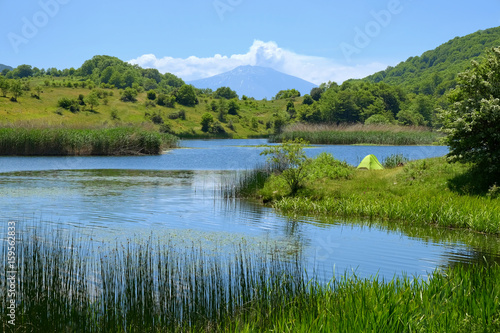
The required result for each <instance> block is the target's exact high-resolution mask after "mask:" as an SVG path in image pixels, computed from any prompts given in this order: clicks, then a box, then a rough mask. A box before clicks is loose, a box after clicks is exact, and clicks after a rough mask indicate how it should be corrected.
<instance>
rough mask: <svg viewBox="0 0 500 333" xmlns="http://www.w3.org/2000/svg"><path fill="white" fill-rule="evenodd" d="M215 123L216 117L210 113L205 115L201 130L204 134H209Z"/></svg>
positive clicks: (202, 117) (202, 118) (202, 119)
mask: <svg viewBox="0 0 500 333" xmlns="http://www.w3.org/2000/svg"><path fill="white" fill-rule="evenodd" d="M213 122H214V117H213V116H212V115H211V114H210V113H208V112H206V113H204V114H203V116H201V123H200V124H201V130H202V131H203V132H208V131H209V130H210V127H211V126H212V123H213Z"/></svg>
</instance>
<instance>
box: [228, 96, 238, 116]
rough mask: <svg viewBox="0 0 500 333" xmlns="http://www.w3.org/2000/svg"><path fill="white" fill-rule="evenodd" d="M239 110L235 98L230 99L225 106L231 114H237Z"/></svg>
mask: <svg viewBox="0 0 500 333" xmlns="http://www.w3.org/2000/svg"><path fill="white" fill-rule="evenodd" d="M239 110H240V106H239V104H238V100H237V99H232V100H230V101H229V103H228V106H227V113H229V114H232V115H235V116H236V115H238V111H239Z"/></svg>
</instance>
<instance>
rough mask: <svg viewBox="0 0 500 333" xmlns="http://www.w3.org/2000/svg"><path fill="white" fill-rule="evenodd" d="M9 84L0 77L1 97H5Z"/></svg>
mask: <svg viewBox="0 0 500 333" xmlns="http://www.w3.org/2000/svg"><path fill="white" fill-rule="evenodd" d="M9 88H10V84H9V81H8V80H7V79H4V78H1V77H0V90H1V91H2V97H6V96H7V93H8V92H9Z"/></svg>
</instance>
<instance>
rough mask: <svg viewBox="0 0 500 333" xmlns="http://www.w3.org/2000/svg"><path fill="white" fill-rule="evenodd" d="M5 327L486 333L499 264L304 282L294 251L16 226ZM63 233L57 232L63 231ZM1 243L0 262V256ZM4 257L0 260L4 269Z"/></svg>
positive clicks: (491, 326) (499, 325)
mask: <svg viewBox="0 0 500 333" xmlns="http://www.w3.org/2000/svg"><path fill="white" fill-rule="evenodd" d="M17 227H18V228H17V242H16V248H15V256H16V264H17V267H18V268H17V275H18V276H17V283H18V284H17V286H16V295H15V301H16V306H17V307H16V318H15V323H16V325H15V326H12V325H10V324H9V323H8V322H7V320H4V319H5V318H9V317H7V314H8V309H7V301H8V300H9V299H10V298H8V296H7V290H8V289H9V288H8V286H7V283H9V282H8V281H7V279H1V280H0V294H1V297H0V307H1V308H2V309H3V310H2V311H3V313H2V321H1V322H2V324H1V325H2V330H3V331H4V332H5V331H11V332H160V331H161V332H256V331H259V332H262V331H277V332H320V331H325V332H326V331H328V332H337V331H341V332H360V331H377V332H403V331H432V332H434V331H444V332H452V331H453V332H461V331H463V332H485V331H487V332H493V331H497V330H499V329H500V302H499V300H500V299H499V297H500V286H499V284H498V283H497V281H498V279H499V278H500V267H499V266H498V265H496V264H488V263H483V264H474V265H471V266H463V265H455V266H451V267H448V268H447V269H445V270H442V271H435V272H434V273H432V274H431V276H430V278H429V279H421V278H418V277H409V276H408V277H402V278H393V279H392V280H385V281H384V280H381V279H379V278H377V277H376V276H375V277H372V278H367V279H360V278H357V277H356V276H353V275H348V274H344V275H342V276H339V277H337V278H332V280H331V281H330V282H329V283H326V284H325V283H318V282H317V281H315V279H314V277H311V278H310V277H307V276H306V275H305V274H304V270H303V267H302V264H301V260H300V253H296V254H294V255H290V254H285V253H283V252H280V251H279V249H277V248H273V247H269V248H265V249H263V250H264V251H263V252H261V253H256V252H251V251H248V249H247V248H246V246H245V244H241V245H239V246H235V247H233V249H232V250H230V251H229V252H227V253H229V254H226V255H222V256H221V255H217V254H214V253H210V252H208V251H206V250H203V249H200V248H198V247H196V245H195V244H193V246H192V247H191V248H185V249H179V248H174V247H172V246H171V244H169V242H168V240H160V239H157V238H155V237H153V236H152V237H150V238H149V239H147V240H146V241H145V242H138V241H137V240H130V241H129V242H127V243H117V244H115V245H111V246H110V245H105V244H100V243H97V244H96V243H94V242H93V241H92V240H91V239H89V238H85V237H83V238H82V237H78V236H77V235H76V234H73V235H71V233H70V234H68V233H67V232H62V231H59V232H51V231H49V230H48V229H45V228H44V227H43V226H38V227H36V228H27V227H26V228H25V227H23V226H22V224H21V223H19V224H18V226H17ZM61 232H62V233H61ZM6 248H7V247H6V246H3V247H2V253H1V255H2V257H3V258H6V256H7V254H8V253H7V249H6ZM9 270H10V268H9V267H8V265H7V260H2V261H0V271H1V272H2V275H3V274H5V275H4V276H8V275H9V273H8V271H9Z"/></svg>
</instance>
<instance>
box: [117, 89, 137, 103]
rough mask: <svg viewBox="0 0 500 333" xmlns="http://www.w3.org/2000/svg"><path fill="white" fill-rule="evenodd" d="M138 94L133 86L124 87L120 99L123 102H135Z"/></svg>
mask: <svg viewBox="0 0 500 333" xmlns="http://www.w3.org/2000/svg"><path fill="white" fill-rule="evenodd" d="M138 94H139V93H138V92H137V90H135V89H134V88H125V90H124V91H123V92H122V97H121V98H120V99H121V100H122V101H124V102H135V101H137V95H138Z"/></svg>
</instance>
